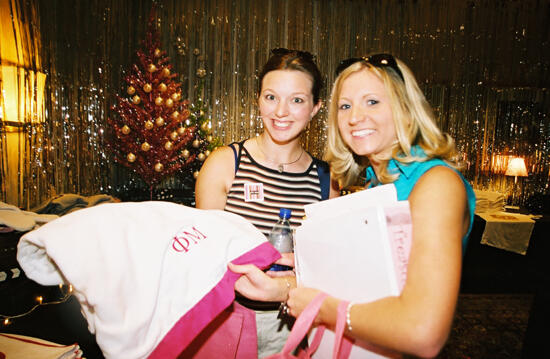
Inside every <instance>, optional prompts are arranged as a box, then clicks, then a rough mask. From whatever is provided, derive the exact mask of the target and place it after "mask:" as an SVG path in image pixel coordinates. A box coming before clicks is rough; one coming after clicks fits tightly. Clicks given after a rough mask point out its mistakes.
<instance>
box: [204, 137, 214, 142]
mask: <svg viewBox="0 0 550 359" xmlns="http://www.w3.org/2000/svg"><path fill="white" fill-rule="evenodd" d="M213 139H214V138H212V135H208V136H206V140H207V141H208V142H212V140H213Z"/></svg>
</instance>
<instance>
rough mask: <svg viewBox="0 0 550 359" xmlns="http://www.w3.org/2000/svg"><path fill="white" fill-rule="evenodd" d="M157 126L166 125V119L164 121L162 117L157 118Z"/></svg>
mask: <svg viewBox="0 0 550 359" xmlns="http://www.w3.org/2000/svg"><path fill="white" fill-rule="evenodd" d="M155 125H157V126H158V127H160V126H162V125H164V119H163V118H162V117H160V116H159V117H157V118H156V119H155Z"/></svg>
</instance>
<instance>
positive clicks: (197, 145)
mask: <svg viewBox="0 0 550 359" xmlns="http://www.w3.org/2000/svg"><path fill="white" fill-rule="evenodd" d="M199 145H200V141H199V140H195V141H193V147H195V148H199Z"/></svg>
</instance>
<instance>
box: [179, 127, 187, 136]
mask: <svg viewBox="0 0 550 359" xmlns="http://www.w3.org/2000/svg"><path fill="white" fill-rule="evenodd" d="M185 130H186V129H185V127H178V134H180V135H183V134H184V133H185Z"/></svg>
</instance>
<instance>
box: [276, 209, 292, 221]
mask: <svg viewBox="0 0 550 359" xmlns="http://www.w3.org/2000/svg"><path fill="white" fill-rule="evenodd" d="M291 214H292V211H291V210H290V209H288V208H281V209H280V210H279V217H280V218H284V219H289V218H290V215H291Z"/></svg>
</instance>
